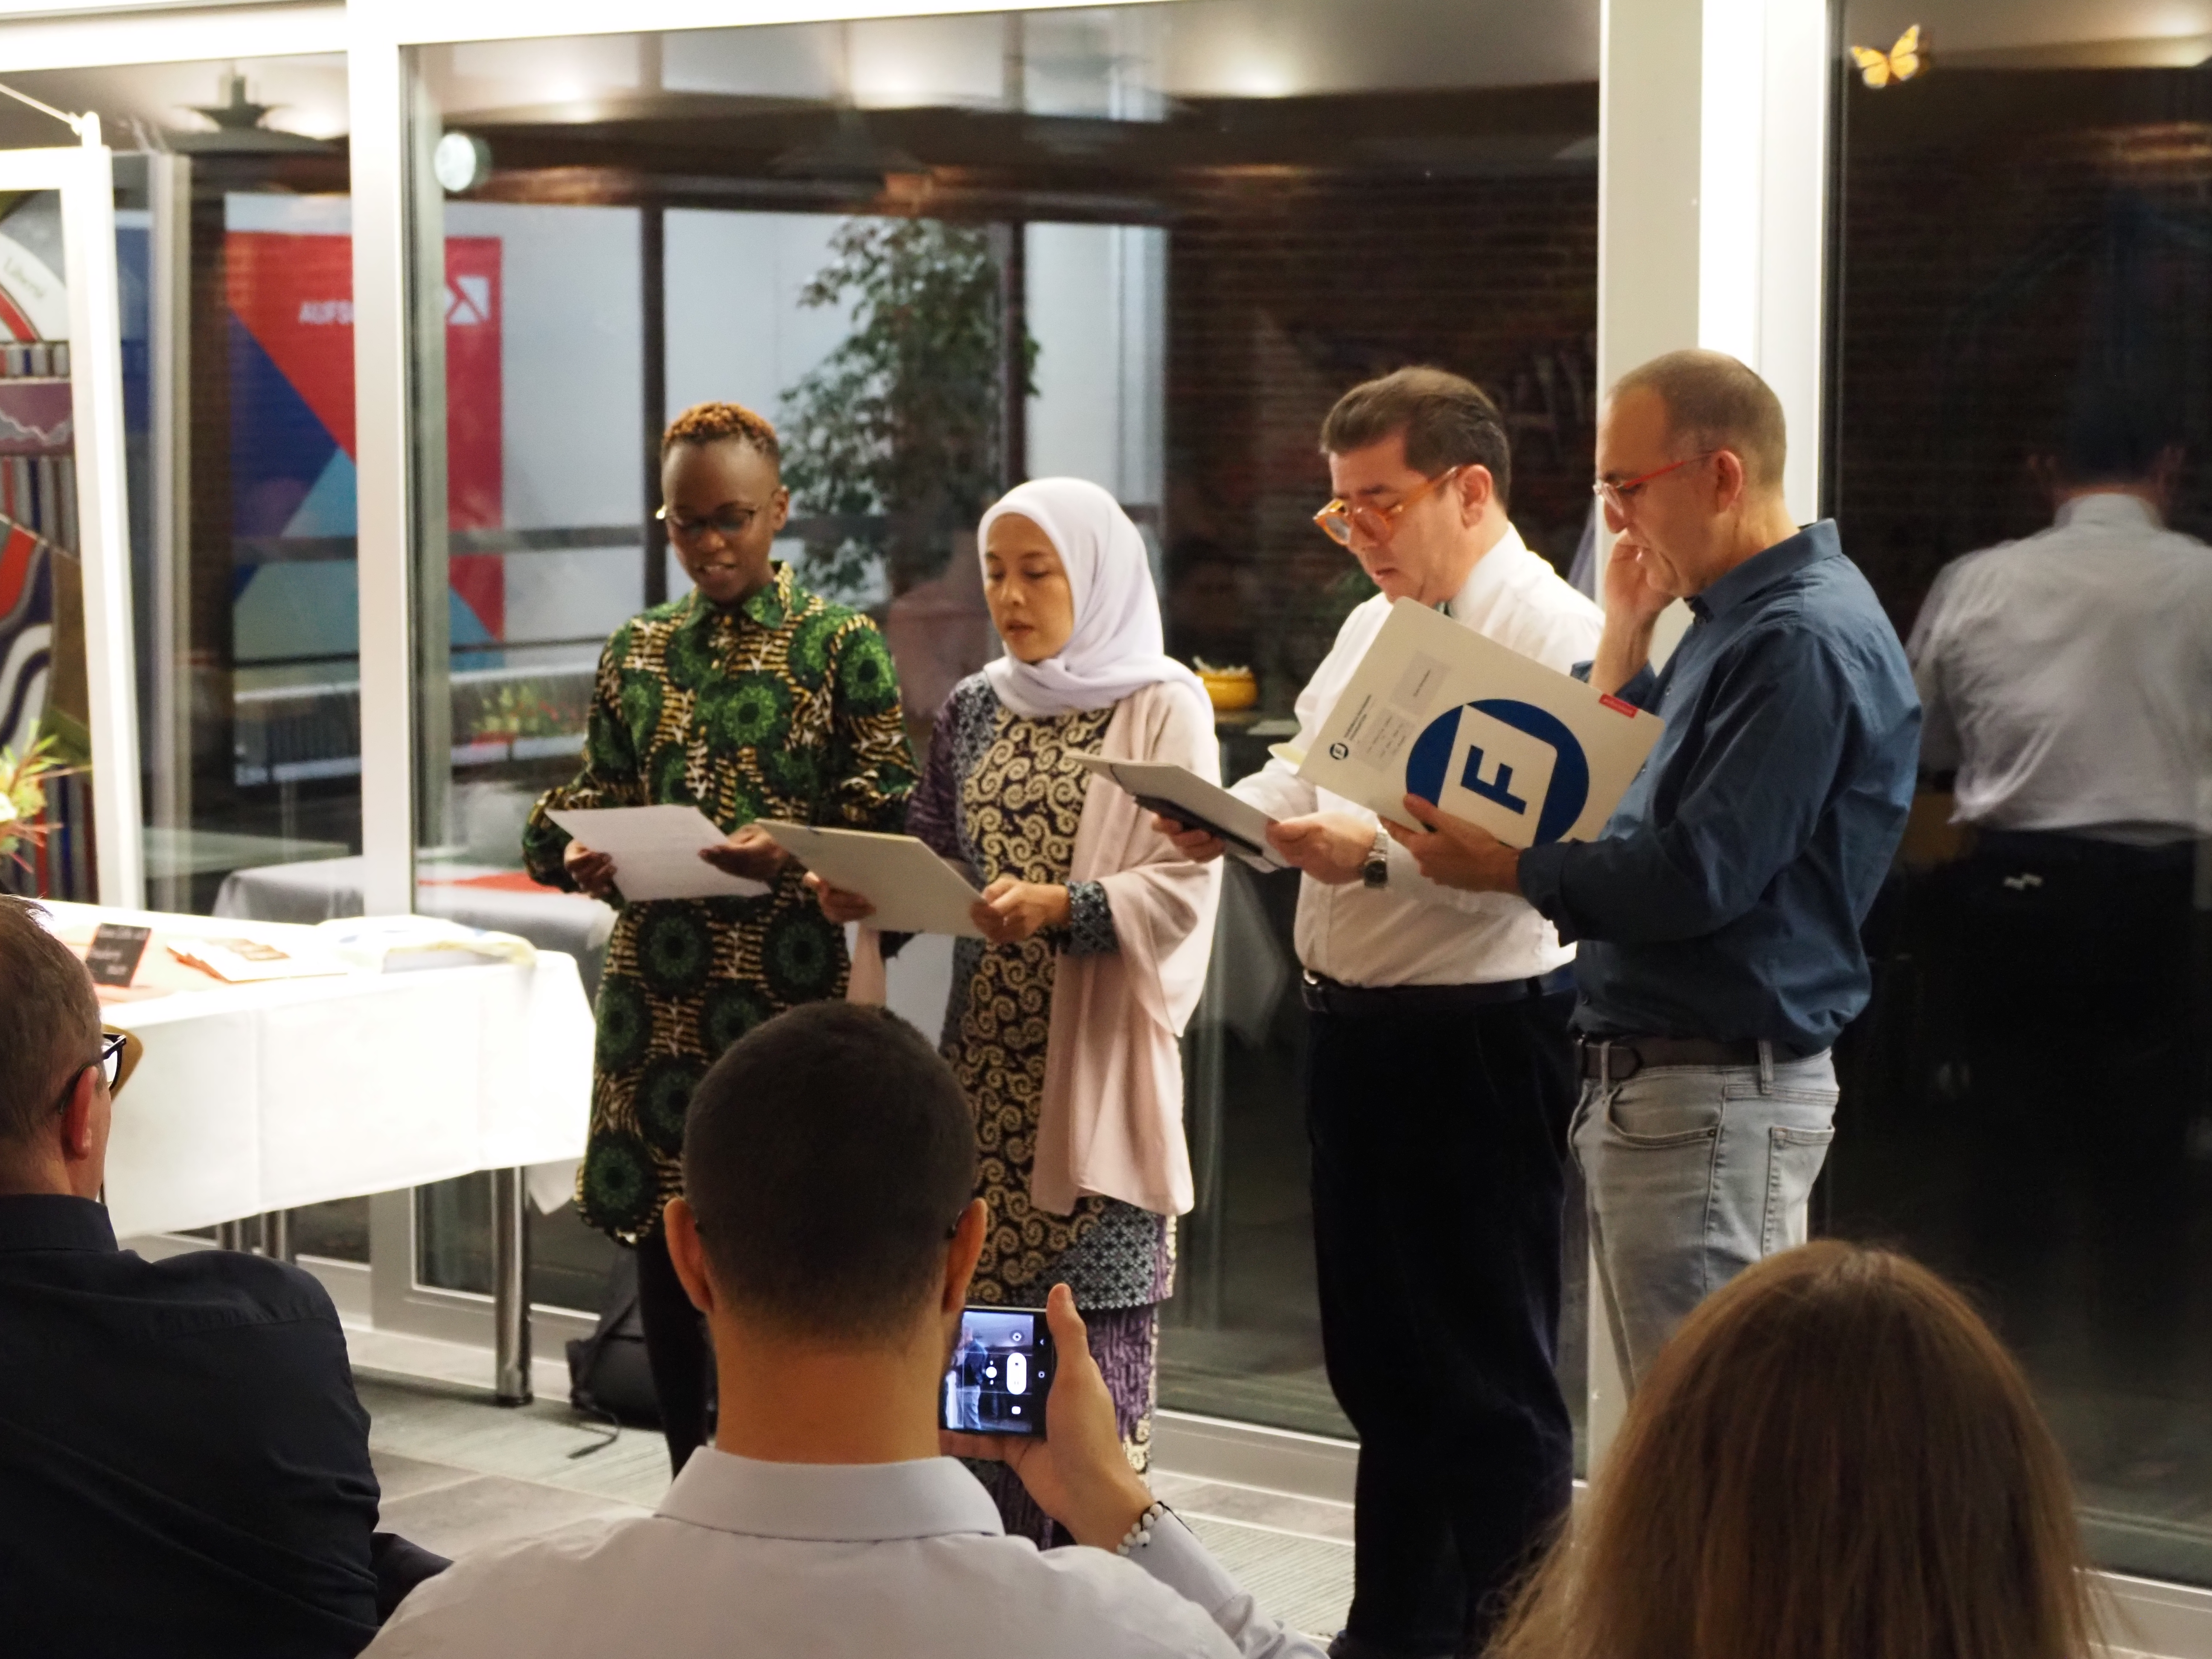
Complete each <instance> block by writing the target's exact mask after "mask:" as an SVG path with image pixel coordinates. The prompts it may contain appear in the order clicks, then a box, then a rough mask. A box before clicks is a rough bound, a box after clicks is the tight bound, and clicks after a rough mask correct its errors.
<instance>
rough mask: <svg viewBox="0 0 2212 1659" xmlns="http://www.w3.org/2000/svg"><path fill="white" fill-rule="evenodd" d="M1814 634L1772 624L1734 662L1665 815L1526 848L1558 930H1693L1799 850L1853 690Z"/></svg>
mask: <svg viewBox="0 0 2212 1659" xmlns="http://www.w3.org/2000/svg"><path fill="white" fill-rule="evenodd" d="M1810 643H1811V644H1812V646H1813V648H1811V649H1808V648H1807V647H1808V639H1807V636H1805V635H1802V634H1797V633H1795V632H1789V631H1778V632H1776V633H1773V634H1771V635H1766V636H1765V638H1763V639H1760V640H1759V641H1754V642H1753V644H1752V647H1751V648H1750V649H1749V650H1748V651H1747V652H1746V653H1745V654H1744V656H1743V658H1742V659H1741V660H1740V661H1739V662H1738V663H1736V664H1735V665H1734V667H1733V668H1731V669H1730V670H1729V672H1728V673H1727V675H1726V676H1725V677H1724V678H1723V679H1722V681H1721V683H1720V684H1718V685H1717V688H1716V691H1715V696H1714V701H1713V704H1712V707H1711V711H1710V713H1709V714H1708V715H1707V717H1706V720H1705V723H1704V729H1703V733H1702V741H1701V743H1700V745H1699V756H1698V757H1697V759H1696V761H1695V762H1694V763H1693V768H1694V769H1693V773H1692V776H1691V778H1690V779H1689V780H1688V781H1687V784H1686V787H1685V789H1684V791H1683V794H1682V798H1681V799H1680V802H1679V804H1678V805H1676V806H1675V808H1674V811H1673V812H1672V814H1671V815H1670V816H1669V817H1668V821H1667V822H1666V823H1663V824H1651V823H1644V824H1641V825H1638V827H1637V828H1636V829H1632V830H1631V831H1629V832H1628V833H1627V834H1626V835H1618V836H1605V837H1604V838H1602V839H1601V840H1598V841H1594V842H1554V843H1553V844H1552V845H1551V846H1548V847H1535V848H1529V849H1528V851H1526V852H1524V853H1522V854H1521V860H1520V872H1519V873H1520V883H1521V890H1522V894H1523V896H1526V897H1527V898H1528V902H1530V903H1532V904H1534V906H1535V907H1536V908H1537V909H1539V910H1540V911H1541V912H1542V913H1543V914H1544V915H1546V916H1547V917H1549V918H1550V919H1551V921H1553V923H1554V924H1555V925H1556V926H1557V927H1558V928H1559V937H1560V939H1562V940H1563V941H1567V942H1571V941H1573V940H1576V939H1601V940H1606V941H1608V942H1611V943H1615V944H1622V945H1641V944H1655V943H1659V942H1662V941H1666V940H1670V939H1696V938H1699V937H1701V936H1703V935H1705V934H1707V933H1713V932H1715V931H1717V929H1719V928H1721V927H1726V926H1727V925H1728V924H1729V922H1731V921H1735V919H1736V918H1737V917H1738V916H1741V915H1743V914H1744V913H1745V912H1746V911H1747V910H1748V909H1750V908H1751V907H1752V905H1753V903H1755V902H1757V901H1758V898H1759V894H1760V893H1762V892H1764V891H1765V889H1766V886H1767V884H1768V883H1769V882H1771V881H1772V880H1773V878H1774V877H1775V876H1776V874H1777V873H1778V872H1780V871H1781V870H1782V869H1784V867H1785V866H1788V865H1789V863H1790V861H1791V860H1793V859H1795V858H1796V856H1797V855H1798V854H1800V853H1801V852H1802V851H1803V849H1804V848H1805V846H1806V844H1807V842H1808V841H1809V840H1810V838H1811V836H1812V834H1813V830H1814V825H1815V824H1816V823H1818V822H1819V821H1820V812H1821V809H1822V808H1823V807H1824V806H1825V805H1826V800H1827V795H1828V791H1829V789H1830V787H1831V786H1832V782H1833V781H1834V778H1835V775H1836V768H1837V762H1838V757H1839V755H1840V753H1841V750H1842V747H1843V744H1844V742H1845V740H1846V732H1847V722H1846V720H1844V713H1845V710H1846V708H1847V706H1848V701H1849V700H1848V696H1847V691H1846V688H1845V685H1844V676H1843V674H1842V671H1841V668H1840V665H1838V663H1837V662H1836V661H1835V659H1834V658H1833V656H1832V654H1831V653H1830V652H1829V651H1828V650H1826V649H1825V648H1822V647H1820V645H1819V643H1818V642H1817V641H1811V642H1810ZM1633 684H1634V682H1631V685H1633ZM1623 689H1624V690H1627V689H1629V688H1626V687H1625V688H1623Z"/></svg>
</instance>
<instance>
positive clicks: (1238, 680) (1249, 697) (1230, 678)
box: [1198, 668, 1260, 714]
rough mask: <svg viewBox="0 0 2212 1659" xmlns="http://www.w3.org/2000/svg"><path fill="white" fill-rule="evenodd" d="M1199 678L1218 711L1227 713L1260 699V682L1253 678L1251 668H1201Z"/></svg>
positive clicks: (1208, 698)
mask: <svg viewBox="0 0 2212 1659" xmlns="http://www.w3.org/2000/svg"><path fill="white" fill-rule="evenodd" d="M1198 678H1199V683H1200V684H1202V685H1203V686H1205V687H1206V700H1207V701H1208V702H1211V703H1212V705H1213V707H1214V709H1215V711H1216V712H1217V713H1219V714H1229V713H1231V712H1232V711H1234V710H1236V709H1239V708H1250V707H1251V706H1252V705H1253V704H1254V703H1255V702H1259V701H1260V682H1259V681H1258V680H1256V679H1255V678H1253V677H1252V671H1251V670H1250V669H1249V668H1206V669H1201V670H1200V671H1199V676H1198Z"/></svg>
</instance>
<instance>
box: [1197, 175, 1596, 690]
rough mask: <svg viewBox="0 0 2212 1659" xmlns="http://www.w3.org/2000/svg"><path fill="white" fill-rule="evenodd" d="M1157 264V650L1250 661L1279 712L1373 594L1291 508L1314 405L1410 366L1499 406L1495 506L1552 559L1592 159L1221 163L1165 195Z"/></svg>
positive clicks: (1586, 286)
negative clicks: (1474, 389) (1505, 500)
mask: <svg viewBox="0 0 2212 1659" xmlns="http://www.w3.org/2000/svg"><path fill="white" fill-rule="evenodd" d="M1168 258H1169V270H1168V301H1169V315H1170V321H1169V340H1168V387H1167V433H1168V476H1169V500H1168V503H1167V524H1166V533H1167V538H1168V544H1169V555H1170V556H1169V587H1170V598H1169V629H1170V650H1173V651H1175V652H1176V653H1178V654H1188V653H1197V654H1200V655H1205V656H1207V657H1210V658H1225V659H1230V660H1234V661H1239V662H1250V663H1252V664H1253V665H1255V668H1257V669H1258V670H1259V671H1261V676H1262V684H1263V691H1264V696H1265V701H1266V702H1267V705H1268V706H1269V707H1271V708H1282V709H1286V708H1288V706H1289V703H1290V700H1291V697H1292V696H1295V695H1296V693H1297V688H1298V686H1299V685H1300V684H1304V679H1305V678H1306V676H1307V675H1308V674H1310V672H1311V671H1312V669H1313V667H1314V665H1316V663H1318V661H1319V660H1320V658H1321V656H1322V653H1324V652H1325V651H1326V650H1327V648H1328V643H1329V641H1330V640H1331V639H1332V638H1333V637H1334V633H1335V628H1336V624H1337V623H1338V621H1339V620H1340V619H1341V617H1342V616H1343V613H1344V611H1346V610H1347V609H1349V608H1350V605H1352V604H1353V603H1356V601H1357V599H1358V598H1360V597H1363V596H1364V594H1365V593H1366V592H1372V589H1371V588H1369V587H1367V586H1365V583H1364V578H1362V577H1359V576H1358V571H1357V568H1356V567H1355V566H1353V565H1352V561H1351V560H1350V558H1349V556H1347V555H1346V554H1344V553H1343V552H1341V551H1340V550H1338V549H1337V548H1336V546H1335V545H1334V544H1333V543H1331V542H1329V541H1328V540H1327V539H1325V538H1323V537H1322V534H1321V533H1320V532H1319V531H1317V530H1316V529H1315V528H1314V527H1313V526H1312V524H1311V522H1310V520H1311V515H1312V514H1313V513H1314V511H1315V509H1316V508H1317V507H1320V506H1321V504H1322V502H1323V501H1326V500H1327V499H1328V494H1329V491H1328V467H1327V465H1326V463H1325V462H1324V461H1323V460H1322V458H1321V456H1320V455H1319V454H1318V453H1316V442H1317V439H1318V435H1319V433H1320V429H1321V422H1322V416H1324V415H1326V414H1327V413H1328V409H1329V406H1330V405H1331V404H1333V403H1334V402H1335V400H1336V398H1337V397H1338V396H1339V395H1340V393H1341V392H1344V391H1345V389H1346V387H1348V386H1352V385H1353V384H1354V383H1356V382H1357V381H1358V380H1364V379H1366V378H1368V377H1369V376H1370V375H1373V374H1381V373H1385V372H1387V371H1389V370H1390V369H1393V368H1400V367H1401V366H1403V365H1405V364H1407V363H1416V362H1426V363H1435V364H1437V365H1440V366H1442V367H1443V368H1449V369H1452V370H1455V371H1456V372H1457V373H1460V374H1466V375H1468V376H1469V377H1470V378H1471V379H1473V380H1476V381H1477V382H1479V383H1480V384H1481V385H1482V386H1485V387H1486V389H1487V390H1488V391H1489V392H1491V393H1492V396H1493V397H1496V398H1499V400H1500V401H1501V403H1503V404H1505V405H1506V406H1507V407H1508V410H1509V417H1510V420H1511V422H1512V424H1513V426H1514V428H1515V477H1514V485H1513V502H1512V510H1513V518H1514V521H1515V522H1516V524H1517V525H1518V526H1520V527H1521V529H1522V532H1523V534H1524V535H1526V536H1527V537H1528V539H1529V541H1530V542H1531V544H1534V545H1537V546H1539V547H1540V548H1541V549H1542V550H1546V551H1547V552H1549V553H1551V554H1552V555H1553V556H1554V557H1555V558H1557V559H1558V560H1559V562H1561V563H1562V565H1563V566H1564V563H1565V560H1566V559H1567V558H1569V557H1571V555H1572V553H1573V550H1574V545H1575V542H1576V539H1577V537H1578V536H1579V534H1580V532H1581V529H1582V525H1583V515H1584V513H1586V511H1587V509H1588V505H1589V447H1590V427H1589V415H1590V411H1589V395H1590V384H1589V382H1590V377H1591V375H1592V374H1593V373H1594V368H1593V354H1592V349H1591V342H1592V337H1593V331H1594V330H1595V319H1596V296H1597V181H1596V177H1595V173H1594V172H1593V171H1591V170H1589V168H1587V167H1585V168H1581V169H1576V170H1571V171H1570V170H1560V171H1555V172H1549V173H1528V174H1523V175H1521V176H1505V177H1492V178H1480V179H1420V178H1416V177H1405V178H1390V179H1345V178H1343V177H1340V176H1330V175H1326V174H1321V173H1314V172H1310V171H1308V170H1304V169H1294V168H1247V169H1235V170H1222V171H1220V172H1217V173H1209V174H1204V175H1200V177H1199V178H1198V179H1196V180H1195V181H1194V183H1193V184H1192V185H1191V186H1190V187H1189V188H1188V191H1186V192H1185V193H1184V194H1183V195H1182V197H1181V200H1180V202H1179V204H1178V211H1177V213H1176V217H1175V219H1174V221H1173V223H1172V228H1171V230H1170V239H1169V256H1168ZM1347 577H1349V578H1350V580H1347Z"/></svg>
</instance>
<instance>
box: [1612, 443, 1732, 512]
mask: <svg viewBox="0 0 2212 1659" xmlns="http://www.w3.org/2000/svg"><path fill="white" fill-rule="evenodd" d="M1719 453H1720V451H1718V450H1717V449H1708V450H1705V451H1704V452H1703V453H1699V454H1696V455H1685V456H1684V457H1683V458H1682V459H1680V460H1679V461H1669V462H1668V463H1667V465H1664V466H1662V467H1660V468H1658V469H1657V470H1656V471H1650V472H1646V473H1644V475H1643V476H1642V477H1636V478H1628V479H1625V480H1624V481H1622V482H1621V483H1610V482H1608V481H1607V480H1606V479H1604V478H1600V479H1599V480H1598V481H1597V482H1596V483H1594V484H1592V485H1591V486H1590V494H1591V495H1595V496H1596V497H1597V498H1598V500H1600V501H1603V502H1604V503H1605V504H1606V505H1607V507H1611V508H1612V509H1613V512H1614V513H1617V514H1618V513H1626V512H1627V511H1628V504H1629V502H1630V501H1632V499H1634V497H1635V495H1636V493H1637V492H1638V490H1640V489H1643V488H1644V485H1646V484H1648V483H1650V482H1651V481H1652V480H1653V479H1654V478H1663V477H1666V476H1667V475H1668V473H1669V472H1673V471H1676V470H1677V469H1679V468H1681V467H1686V466H1689V465H1692V464H1693V463H1695V462H1698V461H1709V460H1711V459H1712V458H1713V457H1714V456H1716V455H1717V454H1719Z"/></svg>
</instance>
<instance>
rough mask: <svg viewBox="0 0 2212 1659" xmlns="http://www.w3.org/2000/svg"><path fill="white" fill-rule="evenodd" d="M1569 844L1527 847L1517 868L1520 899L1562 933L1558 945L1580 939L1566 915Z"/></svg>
mask: <svg viewBox="0 0 2212 1659" xmlns="http://www.w3.org/2000/svg"><path fill="white" fill-rule="evenodd" d="M1568 854H1569V846H1568V843H1567V842H1563V841H1555V842H1551V843H1549V844H1548V845H1547V846H1543V847H1524V848H1522V849H1521V857H1520V860H1519V861H1518V864H1517V866H1516V873H1517V874H1518V876H1519V878H1520V882H1521V896H1522V898H1525V899H1527V900H1528V902H1529V903H1531V904H1533V905H1534V906H1535V907H1536V911H1537V914H1538V915H1541V916H1542V917H1543V918H1544V920H1545V921H1548V922H1550V923H1551V924H1552V926H1553V927H1555V928H1557V929H1558V930H1559V943H1560V944H1562V945H1572V944H1573V943H1574V942H1575V941H1576V940H1577V939H1579V938H1580V937H1581V934H1580V933H1579V932H1578V931H1577V929H1576V927H1575V924H1574V919H1573V918H1572V917H1571V916H1570V915H1568V914H1567V896H1566V865H1567V857H1568Z"/></svg>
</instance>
